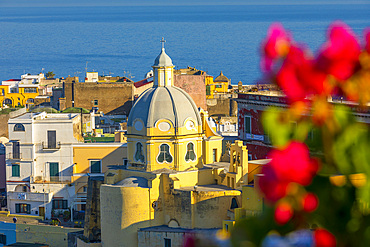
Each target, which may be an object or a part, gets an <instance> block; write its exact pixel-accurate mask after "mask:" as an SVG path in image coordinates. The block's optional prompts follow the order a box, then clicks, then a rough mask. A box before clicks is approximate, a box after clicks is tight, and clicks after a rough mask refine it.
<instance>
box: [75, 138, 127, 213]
mask: <svg viewBox="0 0 370 247" xmlns="http://www.w3.org/2000/svg"><path fill="white" fill-rule="evenodd" d="M73 162H74V164H73V176H72V179H71V182H72V183H74V186H75V198H74V200H73V203H72V204H73V206H72V208H73V209H75V210H78V211H80V210H85V207H86V193H87V183H88V178H89V177H90V176H91V177H93V176H104V173H105V172H106V171H107V170H108V166H109V165H116V166H117V165H119V166H123V165H126V163H127V145H126V143H119V142H118V143H116V142H115V143H77V144H74V145H73Z"/></svg>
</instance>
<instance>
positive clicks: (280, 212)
mask: <svg viewBox="0 0 370 247" xmlns="http://www.w3.org/2000/svg"><path fill="white" fill-rule="evenodd" d="M292 217H293V208H292V206H291V205H290V204H289V203H287V202H281V203H279V204H278V205H277V206H276V209H275V212H274V219H275V222H276V223H277V224H279V225H284V224H286V223H288V221H289V220H290V219H291V218H292Z"/></svg>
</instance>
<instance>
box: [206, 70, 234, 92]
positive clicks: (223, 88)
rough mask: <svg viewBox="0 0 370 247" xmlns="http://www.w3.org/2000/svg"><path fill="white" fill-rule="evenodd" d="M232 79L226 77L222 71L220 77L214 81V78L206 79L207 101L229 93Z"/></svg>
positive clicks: (208, 77)
mask: <svg viewBox="0 0 370 247" xmlns="http://www.w3.org/2000/svg"><path fill="white" fill-rule="evenodd" d="M229 86H230V79H229V78H227V77H226V76H224V74H223V73H222V71H221V72H220V75H219V76H217V77H216V78H215V79H213V77H212V76H207V77H206V94H207V99H213V98H215V97H216V96H217V95H219V94H226V93H228V92H229Z"/></svg>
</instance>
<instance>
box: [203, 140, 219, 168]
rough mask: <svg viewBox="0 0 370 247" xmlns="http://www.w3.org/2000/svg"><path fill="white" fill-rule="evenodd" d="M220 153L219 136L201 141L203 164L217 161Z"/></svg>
mask: <svg viewBox="0 0 370 247" xmlns="http://www.w3.org/2000/svg"><path fill="white" fill-rule="evenodd" d="M214 154H215V155H214ZM221 155H222V139H219V138H217V139H208V140H205V141H204V142H203V162H204V164H211V163H213V162H219V161H220V158H221ZM214 156H215V157H214Z"/></svg>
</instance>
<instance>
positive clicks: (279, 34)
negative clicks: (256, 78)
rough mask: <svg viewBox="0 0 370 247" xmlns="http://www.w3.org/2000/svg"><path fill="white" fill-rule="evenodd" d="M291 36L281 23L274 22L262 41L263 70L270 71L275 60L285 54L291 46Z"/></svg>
mask: <svg viewBox="0 0 370 247" xmlns="http://www.w3.org/2000/svg"><path fill="white" fill-rule="evenodd" d="M290 40H291V39H290V37H289V34H288V33H287V32H286V31H285V29H284V28H283V26H282V25H281V24H280V23H274V24H272V25H271V26H270V28H269V30H268V33H267V37H266V39H265V40H264V41H263V43H262V49H263V53H264V56H263V59H262V64H261V68H262V71H265V72H270V71H271V70H272V67H273V65H274V60H276V59H277V58H279V57H282V56H285V55H286V54H287V53H288V51H289V47H290Z"/></svg>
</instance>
